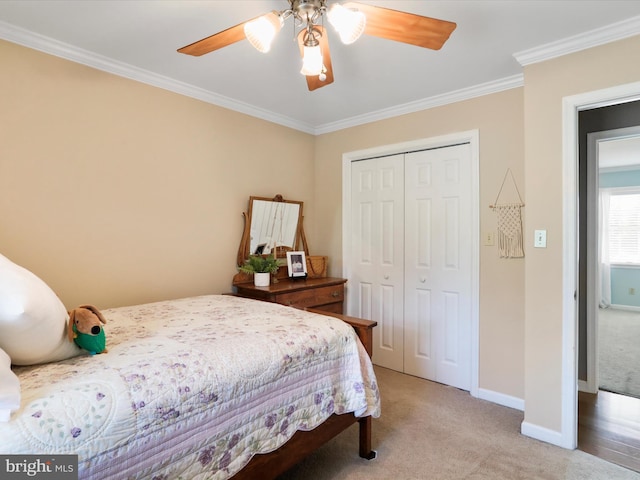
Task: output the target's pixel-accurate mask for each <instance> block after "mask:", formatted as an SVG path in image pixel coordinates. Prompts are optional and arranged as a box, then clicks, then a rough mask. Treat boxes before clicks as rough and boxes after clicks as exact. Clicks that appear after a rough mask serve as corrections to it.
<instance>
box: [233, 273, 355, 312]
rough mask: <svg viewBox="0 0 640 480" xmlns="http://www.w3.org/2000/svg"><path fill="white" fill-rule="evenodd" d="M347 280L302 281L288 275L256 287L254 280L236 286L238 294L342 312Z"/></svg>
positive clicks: (311, 279) (314, 279) (297, 305)
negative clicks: (267, 284) (266, 285)
mask: <svg viewBox="0 0 640 480" xmlns="http://www.w3.org/2000/svg"><path fill="white" fill-rule="evenodd" d="M346 282H347V280H346V279H344V278H333V277H323V278H307V279H302V280H291V279H289V278H286V277H285V278H281V279H280V280H278V283H272V284H271V285H269V286H268V287H256V286H254V285H253V283H240V284H236V285H235V287H236V294H237V295H238V296H240V297H247V298H255V299H257V300H263V301H267V302H274V303H281V304H283V305H289V306H291V307H296V308H302V309H305V308H313V309H315V310H321V311H323V312H330V313H340V314H341V313H343V310H344V284H345V283H346Z"/></svg>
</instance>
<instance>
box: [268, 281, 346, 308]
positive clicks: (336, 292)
mask: <svg viewBox="0 0 640 480" xmlns="http://www.w3.org/2000/svg"><path fill="white" fill-rule="evenodd" d="M342 301H344V285H331V286H328V287H319V288H311V289H308V290H302V291H299V292H291V293H282V294H279V295H276V302H277V303H281V304H283V305H289V306H291V307H297V308H305V307H313V306H316V305H325V304H328V303H337V302H342Z"/></svg>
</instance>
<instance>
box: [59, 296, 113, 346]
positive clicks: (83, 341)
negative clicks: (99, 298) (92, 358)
mask: <svg viewBox="0 0 640 480" xmlns="http://www.w3.org/2000/svg"><path fill="white" fill-rule="evenodd" d="M105 323H107V321H106V320H105V318H104V317H103V316H102V313H100V310H98V309H97V308H96V307H94V306H93V305H80V306H79V307H78V308H74V309H73V310H71V311H70V312H69V324H68V325H67V334H68V336H69V341H70V342H75V343H76V345H78V346H79V347H80V348H84V349H85V350H86V351H88V352H89V353H90V354H91V355H95V354H96V353H107V349H106V348H105V347H106V344H107V339H106V337H105V334H104V329H103V328H102V325H103V324H105Z"/></svg>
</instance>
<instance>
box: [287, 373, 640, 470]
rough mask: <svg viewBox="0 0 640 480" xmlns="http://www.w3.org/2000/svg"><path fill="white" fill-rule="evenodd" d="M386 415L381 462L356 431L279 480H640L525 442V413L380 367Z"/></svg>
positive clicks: (378, 439) (378, 435)
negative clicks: (364, 448)
mask: <svg viewBox="0 0 640 480" xmlns="http://www.w3.org/2000/svg"><path fill="white" fill-rule="evenodd" d="M376 373H377V376H378V383H379V385H380V391H381V394H382V416H381V417H380V418H379V419H375V420H374V422H373V431H374V436H373V444H374V449H376V450H377V451H378V458H377V459H375V460H371V461H367V460H364V459H361V458H359V457H358V453H357V450H358V449H357V436H358V430H357V426H354V427H351V428H350V429H349V430H346V431H345V432H343V433H342V434H340V435H339V436H338V437H336V438H335V439H333V440H332V441H330V442H329V443H328V444H326V445H325V446H324V447H322V448H321V449H320V450H318V451H317V452H315V453H314V454H312V455H311V456H310V457H308V458H307V459H306V460H304V461H303V462H302V463H301V464H299V465H298V466H296V467H295V468H294V469H293V470H291V471H289V472H287V473H286V474H285V475H283V476H281V477H280V480H329V479H333V480H356V479H358V480H413V479H416V480H418V479H419V480H425V479H430V480H448V479H474V480H480V479H482V480H516V479H540V480H552V479H571V480H586V479H594V480H596V479H597V480H604V479H607V480H610V479H620V480H623V479H624V480H626V479H629V480H631V479H635V480H639V479H640V474H638V473H635V472H632V471H630V470H627V469H624V468H622V467H619V466H617V465H614V464H611V463H608V462H605V461H604V460H600V459H599V458H596V457H593V456H591V455H588V454H586V453H584V452H581V451H579V450H565V449H563V448H560V447H555V446H553V445H549V444H546V443H543V442H539V441H537V440H533V439H531V438H528V437H525V436H523V435H521V434H520V433H519V432H520V423H521V422H522V419H523V414H522V412H520V411H518V410H513V409H510V408H506V407H501V406H499V405H495V404H493V403H490V402H486V401H483V400H478V399H475V398H473V397H471V396H470V395H469V394H468V393H467V392H463V391H460V390H457V389H455V388H453V387H446V386H443V385H440V384H437V383H434V382H429V381H426V380H422V379H418V378H415V377H411V376H409V375H404V374H401V373H397V372H394V371H391V370H388V369H384V368H380V367H376Z"/></svg>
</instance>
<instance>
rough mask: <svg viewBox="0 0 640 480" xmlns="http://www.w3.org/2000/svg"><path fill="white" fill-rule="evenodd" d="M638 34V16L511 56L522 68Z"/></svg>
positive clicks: (639, 29)
mask: <svg viewBox="0 0 640 480" xmlns="http://www.w3.org/2000/svg"><path fill="white" fill-rule="evenodd" d="M638 34H640V16H637V17H631V18H628V19H626V20H623V21H621V22H617V23H612V24H611V25H607V26H606V27H601V28H597V29H595V30H591V31H589V32H585V33H581V34H579V35H574V36H573V37H567V38H564V39H562V40H559V41H557V42H551V43H547V44H545V45H540V46H538V47H535V48H531V49H529V50H523V51H521V52H516V53H514V54H513V56H514V57H515V59H516V60H517V61H518V63H519V64H520V65H522V66H523V67H524V66H526V65H531V64H533V63H539V62H544V61H545V60H551V59H553V58H556V57H561V56H562V55H567V54H569V53H575V52H579V51H580V50H586V49H588V48H592V47H597V46H599V45H604V44H606V43H610V42H615V41H616V40H622V39H624V38H628V37H633V36H634V35H638Z"/></svg>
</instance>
